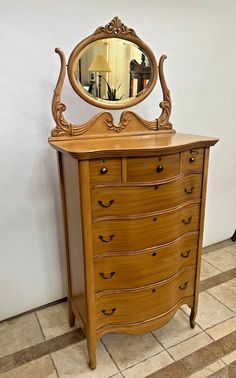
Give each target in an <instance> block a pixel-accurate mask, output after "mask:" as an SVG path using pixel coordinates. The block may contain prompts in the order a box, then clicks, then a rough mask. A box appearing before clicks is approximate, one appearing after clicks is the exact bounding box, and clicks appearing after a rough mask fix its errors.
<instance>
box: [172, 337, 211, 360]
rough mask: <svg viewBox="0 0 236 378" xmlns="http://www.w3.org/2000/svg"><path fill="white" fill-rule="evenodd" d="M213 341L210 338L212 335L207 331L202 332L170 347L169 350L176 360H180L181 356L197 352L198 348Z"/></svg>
mask: <svg viewBox="0 0 236 378" xmlns="http://www.w3.org/2000/svg"><path fill="white" fill-rule="evenodd" d="M211 342H212V339H211V338H210V336H208V335H207V334H206V333H205V332H202V333H199V334H198V335H195V336H193V337H191V338H190V339H188V340H185V341H182V342H181V343H179V344H178V345H176V346H174V347H172V348H169V349H168V352H169V353H170V355H171V356H172V357H173V358H174V359H175V360H179V359H180V358H183V357H185V356H187V355H188V354H190V353H193V352H195V351H196V350H198V349H200V348H202V347H204V346H205V345H208V344H210V343H211Z"/></svg>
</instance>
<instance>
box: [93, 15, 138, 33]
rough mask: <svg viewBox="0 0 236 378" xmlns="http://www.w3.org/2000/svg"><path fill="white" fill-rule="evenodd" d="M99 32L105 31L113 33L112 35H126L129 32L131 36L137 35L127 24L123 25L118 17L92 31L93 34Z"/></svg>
mask: <svg viewBox="0 0 236 378" xmlns="http://www.w3.org/2000/svg"><path fill="white" fill-rule="evenodd" d="M99 33H107V34H114V35H119V34H121V35H127V34H131V35H132V36H135V37H137V35H136V33H135V31H134V30H133V29H131V28H129V27H128V26H126V25H124V24H123V22H122V21H121V20H120V19H119V17H114V18H113V20H111V21H110V22H109V23H108V24H106V25H105V26H100V27H99V28H97V29H96V30H95V32H94V34H99Z"/></svg>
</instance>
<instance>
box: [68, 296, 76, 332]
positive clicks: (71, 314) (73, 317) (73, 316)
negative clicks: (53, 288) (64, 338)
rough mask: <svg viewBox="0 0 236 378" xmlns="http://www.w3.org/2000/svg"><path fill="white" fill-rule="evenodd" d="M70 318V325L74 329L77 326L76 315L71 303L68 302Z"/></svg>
mask: <svg viewBox="0 0 236 378" xmlns="http://www.w3.org/2000/svg"><path fill="white" fill-rule="evenodd" d="M68 317H69V325H70V327H71V328H72V327H74V326H75V315H74V313H73V311H72V308H71V305H70V303H69V302H68Z"/></svg>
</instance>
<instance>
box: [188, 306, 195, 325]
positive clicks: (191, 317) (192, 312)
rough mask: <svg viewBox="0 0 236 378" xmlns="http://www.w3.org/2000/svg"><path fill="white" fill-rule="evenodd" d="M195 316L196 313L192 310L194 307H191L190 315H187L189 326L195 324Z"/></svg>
mask: <svg viewBox="0 0 236 378" xmlns="http://www.w3.org/2000/svg"><path fill="white" fill-rule="evenodd" d="M195 318H196V313H195V311H194V308H192V309H191V314H190V317H189V323H190V327H191V328H194V327H195V325H196V321H195Z"/></svg>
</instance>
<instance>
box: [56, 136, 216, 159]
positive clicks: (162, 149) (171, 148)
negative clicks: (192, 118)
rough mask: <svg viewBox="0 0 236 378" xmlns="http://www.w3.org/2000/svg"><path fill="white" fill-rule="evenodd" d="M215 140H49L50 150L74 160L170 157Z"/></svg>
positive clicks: (111, 138) (209, 144)
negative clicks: (168, 155) (169, 155)
mask: <svg viewBox="0 0 236 378" xmlns="http://www.w3.org/2000/svg"><path fill="white" fill-rule="evenodd" d="M217 141H218V139H217V138H209V137H204V136H196V135H190V134H181V133H163V134H158V135H157V134H155V133H154V132H150V131H149V133H148V135H128V136H122V135H119V134H118V135H115V136H114V137H109V136H107V137H106V136H103V137H97V138H96V137H94V136H91V137H90V138H89V136H87V137H85V138H83V137H82V136H81V138H80V139H73V138H69V139H68V140H66V141H50V144H51V146H52V147H53V148H55V149H56V150H58V151H61V152H64V153H68V154H70V155H72V156H73V157H74V158H76V159H80V160H86V159H94V158H102V159H104V158H107V157H121V156H124V157H126V156H153V155H156V154H170V153H171V154H172V153H176V152H180V151H184V150H190V149H197V148H202V147H209V146H213V145H214V144H216V143H217Z"/></svg>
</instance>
